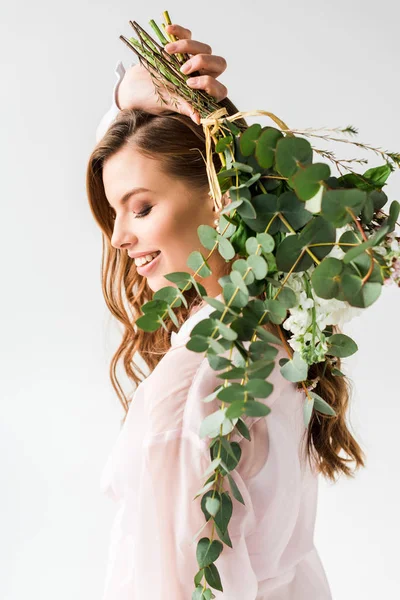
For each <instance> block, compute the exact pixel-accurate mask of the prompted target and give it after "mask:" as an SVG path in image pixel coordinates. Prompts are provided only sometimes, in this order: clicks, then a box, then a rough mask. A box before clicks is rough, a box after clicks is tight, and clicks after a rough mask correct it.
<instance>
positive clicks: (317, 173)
mask: <svg viewBox="0 0 400 600" xmlns="http://www.w3.org/2000/svg"><path fill="white" fill-rule="evenodd" d="M330 174H331V170H330V168H329V165H327V164H326V163H314V164H311V165H308V166H306V167H304V168H302V169H298V170H297V171H296V172H295V173H294V174H293V175H292V176H291V177H290V178H289V181H288V183H289V185H290V186H291V187H293V188H294V190H295V192H296V194H297V196H298V198H300V200H310V198H313V197H314V196H315V194H316V193H317V192H318V191H319V189H320V187H321V184H322V182H323V181H324V180H325V179H327V178H328V177H329V176H330Z"/></svg>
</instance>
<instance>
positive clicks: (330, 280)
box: [311, 256, 343, 299]
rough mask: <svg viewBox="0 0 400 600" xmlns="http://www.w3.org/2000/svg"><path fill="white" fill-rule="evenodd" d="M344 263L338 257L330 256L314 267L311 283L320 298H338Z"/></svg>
mask: <svg viewBox="0 0 400 600" xmlns="http://www.w3.org/2000/svg"><path fill="white" fill-rule="evenodd" d="M342 271H343V263H342V261H341V260H339V259H338V258H334V257H333V256H328V257H327V258H325V259H324V260H323V261H322V262H320V264H319V265H318V266H317V267H316V268H315V269H314V271H313V273H312V275H311V283H312V285H313V288H314V291H315V293H316V294H317V296H319V297H320V298H325V299H329V298H336V296H337V293H338V291H339V288H340V283H341V273H342Z"/></svg>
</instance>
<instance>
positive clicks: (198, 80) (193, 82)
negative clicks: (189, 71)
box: [186, 75, 228, 102]
mask: <svg viewBox="0 0 400 600" xmlns="http://www.w3.org/2000/svg"><path fill="white" fill-rule="evenodd" d="M186 83H187V85H188V86H189V87H192V88H196V89H200V90H205V91H206V92H207V94H209V95H210V96H214V98H215V99H216V101H217V102H220V101H221V100H223V99H224V98H226V97H227V95H228V89H227V88H226V87H225V86H224V84H223V83H221V82H220V81H217V80H216V79H214V77H211V76H210V75H199V76H198V77H189V79H188V80H187V81H186Z"/></svg>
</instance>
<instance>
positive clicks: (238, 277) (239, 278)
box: [229, 269, 248, 294]
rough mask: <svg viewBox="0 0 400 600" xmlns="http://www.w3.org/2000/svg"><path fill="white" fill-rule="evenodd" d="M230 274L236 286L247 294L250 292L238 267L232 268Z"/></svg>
mask: <svg viewBox="0 0 400 600" xmlns="http://www.w3.org/2000/svg"><path fill="white" fill-rule="evenodd" d="M229 276H230V278H231V280H232V283H233V284H234V285H235V286H236V287H238V288H239V289H240V290H241V291H242V292H244V293H245V294H248V290H247V286H246V284H245V282H244V281H243V279H242V275H241V274H240V273H239V271H237V270H236V269H232V271H231V272H230V274H229Z"/></svg>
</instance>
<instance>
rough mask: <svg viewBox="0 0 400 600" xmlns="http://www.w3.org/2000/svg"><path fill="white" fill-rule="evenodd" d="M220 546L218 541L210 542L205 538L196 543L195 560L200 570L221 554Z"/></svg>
mask: <svg viewBox="0 0 400 600" xmlns="http://www.w3.org/2000/svg"><path fill="white" fill-rule="evenodd" d="M222 548H223V546H222V544H221V542H219V541H218V540H213V541H211V540H210V539H209V538H207V537H203V538H201V540H199V541H198V543H197V548H196V558H197V562H198V564H199V567H200V568H201V569H204V567H208V566H209V565H210V564H211V563H213V562H214V561H216V560H217V558H218V557H219V555H220V554H221V552H222Z"/></svg>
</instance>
